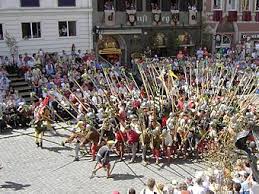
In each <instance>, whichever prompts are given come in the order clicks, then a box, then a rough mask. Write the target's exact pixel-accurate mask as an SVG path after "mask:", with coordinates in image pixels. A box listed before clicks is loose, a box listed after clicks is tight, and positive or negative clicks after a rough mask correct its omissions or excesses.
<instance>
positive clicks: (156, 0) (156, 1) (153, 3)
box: [146, 0, 160, 11]
mask: <svg viewBox="0 0 259 194" xmlns="http://www.w3.org/2000/svg"><path fill="white" fill-rule="evenodd" d="M146 10H147V11H151V10H160V0H149V1H146Z"/></svg>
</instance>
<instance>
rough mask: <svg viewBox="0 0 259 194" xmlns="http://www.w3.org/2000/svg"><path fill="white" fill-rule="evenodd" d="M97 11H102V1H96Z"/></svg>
mask: <svg viewBox="0 0 259 194" xmlns="http://www.w3.org/2000/svg"><path fill="white" fill-rule="evenodd" d="M97 6H98V7H97V9H98V11H104V0H97Z"/></svg>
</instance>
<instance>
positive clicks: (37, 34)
mask: <svg viewBox="0 0 259 194" xmlns="http://www.w3.org/2000/svg"><path fill="white" fill-rule="evenodd" d="M22 38H23V39H25V40H26V39H34V38H41V27H40V22H28V23H22Z"/></svg>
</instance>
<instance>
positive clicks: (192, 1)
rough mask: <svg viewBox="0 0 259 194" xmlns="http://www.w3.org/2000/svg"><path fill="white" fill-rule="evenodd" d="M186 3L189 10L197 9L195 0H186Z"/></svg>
mask: <svg viewBox="0 0 259 194" xmlns="http://www.w3.org/2000/svg"><path fill="white" fill-rule="evenodd" d="M187 4H188V9H189V10H194V11H195V10H197V1H196V0H188V1H187Z"/></svg>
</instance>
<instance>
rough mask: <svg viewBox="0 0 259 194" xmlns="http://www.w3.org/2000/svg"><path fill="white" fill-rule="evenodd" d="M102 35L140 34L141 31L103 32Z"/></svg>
mask: <svg viewBox="0 0 259 194" xmlns="http://www.w3.org/2000/svg"><path fill="white" fill-rule="evenodd" d="M102 34H108V35H112V34H142V30H141V29H123V30H105V29H104V30H103V32H102Z"/></svg>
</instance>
